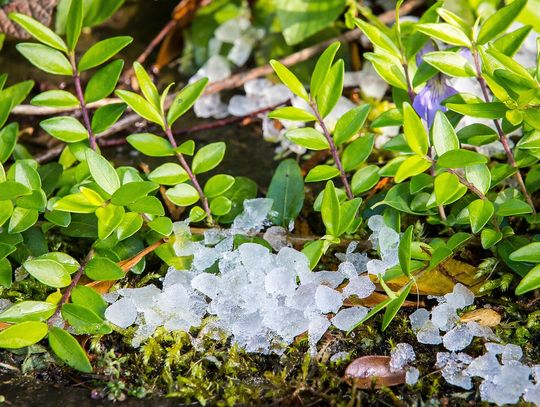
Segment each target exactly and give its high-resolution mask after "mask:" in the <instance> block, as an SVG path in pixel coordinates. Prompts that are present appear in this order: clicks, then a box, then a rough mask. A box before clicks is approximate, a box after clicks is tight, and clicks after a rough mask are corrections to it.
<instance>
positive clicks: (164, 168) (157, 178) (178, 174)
mask: <svg viewBox="0 0 540 407" xmlns="http://www.w3.org/2000/svg"><path fill="white" fill-rule="evenodd" d="M148 179H149V180H150V181H153V182H157V183H158V184H161V185H176V184H180V183H182V182H184V181H187V180H188V179H189V175H188V174H187V172H186V171H185V170H184V169H183V168H182V167H181V166H180V165H178V164H175V163H165V164H162V165H160V166H159V167H157V168H156V169H155V170H154V171H152V172H151V173H150V174H148Z"/></svg>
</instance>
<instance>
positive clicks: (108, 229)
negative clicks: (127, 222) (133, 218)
mask: <svg viewBox="0 0 540 407" xmlns="http://www.w3.org/2000/svg"><path fill="white" fill-rule="evenodd" d="M95 213H96V217H97V219H98V237H99V239H100V240H105V239H107V238H108V237H109V236H110V235H111V234H112V233H113V232H114V231H115V230H116V228H117V227H118V225H120V223H121V222H122V219H123V218H124V214H125V210H124V208H123V207H122V206H116V205H113V204H109V205H107V206H100V207H99V208H97V209H96V212H95Z"/></svg>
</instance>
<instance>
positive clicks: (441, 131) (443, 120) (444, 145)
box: [432, 110, 459, 156]
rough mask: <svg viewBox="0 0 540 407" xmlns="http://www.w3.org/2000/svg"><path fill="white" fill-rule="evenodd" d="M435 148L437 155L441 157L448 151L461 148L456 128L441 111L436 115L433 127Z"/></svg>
mask: <svg viewBox="0 0 540 407" xmlns="http://www.w3.org/2000/svg"><path fill="white" fill-rule="evenodd" d="M432 134H433V147H435V151H436V152H437V155H439V156H441V155H443V154H444V153H446V152H447V151H451V150H457V149H458V148H459V139H458V137H457V134H456V131H455V130H454V126H452V124H451V123H450V121H449V120H448V118H447V117H446V115H445V114H444V113H443V112H441V111H440V110H439V111H437V113H436V114H435V120H434V121H433V127H432Z"/></svg>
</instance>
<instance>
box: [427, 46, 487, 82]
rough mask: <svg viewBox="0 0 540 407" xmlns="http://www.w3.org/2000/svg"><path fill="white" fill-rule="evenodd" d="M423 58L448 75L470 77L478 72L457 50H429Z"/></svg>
mask: <svg viewBox="0 0 540 407" xmlns="http://www.w3.org/2000/svg"><path fill="white" fill-rule="evenodd" d="M422 59H423V60H424V61H426V62H427V63H428V64H430V65H431V66H433V67H434V68H436V69H437V70H439V71H440V72H442V73H444V74H446V75H448V76H453V77H463V78H468V77H472V76H475V74H476V72H475V70H474V67H473V66H472V64H471V63H470V62H469V61H468V60H467V59H466V58H464V57H462V56H461V55H459V54H458V53H457V52H452V51H435V52H428V53H427V54H424V55H423V56H422Z"/></svg>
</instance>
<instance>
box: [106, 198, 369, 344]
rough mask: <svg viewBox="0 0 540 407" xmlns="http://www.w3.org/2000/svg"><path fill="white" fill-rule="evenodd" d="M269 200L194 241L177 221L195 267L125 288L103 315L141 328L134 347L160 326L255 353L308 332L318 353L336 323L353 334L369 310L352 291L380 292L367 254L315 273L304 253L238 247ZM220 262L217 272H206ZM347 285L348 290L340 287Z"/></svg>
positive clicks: (111, 297) (261, 222) (350, 252)
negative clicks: (225, 340) (238, 238)
mask: <svg viewBox="0 0 540 407" xmlns="http://www.w3.org/2000/svg"><path fill="white" fill-rule="evenodd" d="M271 207H272V200H270V199H264V198H259V199H254V200H250V201H246V202H245V204H244V212H243V213H242V214H240V215H239V216H238V217H237V218H236V220H235V221H234V223H233V225H232V227H231V229H230V230H217V229H214V230H209V231H207V232H206V233H205V235H204V240H203V241H200V242H193V241H192V240H191V233H190V230H189V227H188V225H187V224H186V223H177V224H176V225H175V227H176V229H175V234H176V237H177V239H176V241H177V242H181V243H179V244H178V246H177V247H176V252H177V254H178V255H179V256H187V255H190V256H193V261H192V266H191V268H190V269H189V270H175V269H174V268H170V269H169V271H168V272H167V274H166V276H165V277H164V279H163V284H162V288H158V287H156V286H155V285H149V286H146V287H143V288H124V289H120V290H118V291H116V292H114V293H112V294H108V295H107V296H106V299H107V300H108V301H109V302H111V305H110V306H109V307H108V308H107V310H106V313H105V316H106V318H107V319H108V320H109V321H110V322H112V323H113V324H115V325H117V326H119V327H121V328H127V327H129V326H132V325H136V326H137V330H136V333H135V336H134V338H133V345H134V346H139V345H140V344H141V342H142V341H144V340H145V339H147V338H148V337H150V336H151V335H152V334H153V333H154V331H155V330H156V329H157V328H158V327H161V326H163V327H164V328H165V329H167V330H183V331H186V332H189V331H190V329H191V328H199V327H202V328H203V331H204V332H205V333H208V334H210V335H212V334H214V335H217V334H226V335H229V336H230V337H231V340H232V342H233V343H236V344H238V345H240V346H241V347H243V348H244V349H246V350H247V351H250V352H260V353H270V352H274V353H278V354H281V353H283V352H284V350H285V349H286V347H287V346H288V345H289V344H291V343H292V342H293V340H294V338H295V337H296V336H298V335H300V334H302V333H304V332H307V333H308V340H309V345H310V349H311V351H312V352H316V344H317V342H318V341H319V340H320V339H321V337H322V336H323V335H324V334H325V332H326V331H327V330H328V329H329V328H330V327H331V326H332V325H333V326H334V327H335V328H337V329H340V330H344V331H347V330H349V329H351V328H352V327H353V326H354V324H355V323H357V322H358V321H360V320H361V319H362V318H363V317H364V316H365V315H366V314H367V313H368V311H369V309H368V308H366V307H362V306H355V307H344V306H343V302H344V300H345V299H347V298H348V297H350V296H353V295H354V296H356V297H358V298H366V297H368V296H369V295H371V294H372V292H373V291H374V290H375V285H374V284H373V283H372V281H371V280H370V278H369V277H368V275H367V273H365V271H366V270H367V262H368V260H369V259H368V258H367V256H366V255H365V254H360V253H355V252H354V251H355V248H356V246H355V244H352V245H350V246H349V247H348V249H347V251H346V253H341V254H340V255H339V258H340V259H341V260H342V263H341V264H340V265H339V268H338V270H337V271H319V272H312V271H311V270H310V268H309V262H308V259H307V258H306V256H305V255H304V254H303V253H301V252H299V251H297V250H295V249H293V248H290V247H283V248H281V249H280V250H279V251H278V252H277V254H273V253H272V252H271V251H270V250H268V249H267V248H266V247H264V246H262V245H259V244H254V243H245V244H242V245H240V246H239V247H238V248H236V249H235V248H234V247H233V239H234V234H236V233H248V234H249V233H257V232H258V231H260V230H261V229H262V228H263V227H264V226H265V221H266V218H267V217H268V214H269V212H270V210H271ZM216 262H217V265H218V270H219V271H218V272H217V273H215V274H214V273H210V272H207V270H208V269H209V267H211V266H212V265H214V264H215V263H216ZM340 285H342V288H343V289H342V290H341V291H339V290H337V288H338V286H340Z"/></svg>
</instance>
